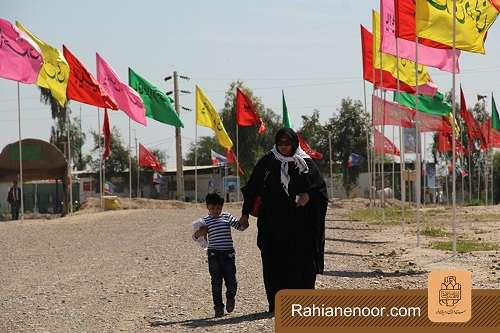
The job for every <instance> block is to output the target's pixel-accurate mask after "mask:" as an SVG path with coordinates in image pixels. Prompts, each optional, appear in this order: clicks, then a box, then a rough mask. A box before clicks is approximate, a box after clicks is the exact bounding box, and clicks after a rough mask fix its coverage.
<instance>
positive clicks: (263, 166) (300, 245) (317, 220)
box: [240, 128, 328, 312]
mask: <svg viewBox="0 0 500 333" xmlns="http://www.w3.org/2000/svg"><path fill="white" fill-rule="evenodd" d="M242 191H243V197H244V202H243V209H242V216H241V218H240V223H243V222H247V221H248V215H249V214H250V213H251V212H252V210H253V211H254V213H253V215H254V216H256V215H258V219H257V229H258V233H257V246H258V247H259V249H260V253H261V257H262V271H263V277H264V286H265V288H266V294H267V300H268V302H269V312H274V298H275V296H276V293H277V292H278V291H279V290H281V289H314V287H315V282H316V274H322V273H323V270H324V248H325V215H326V209H327V204H328V193H327V191H326V184H325V181H324V180H323V178H322V177H321V174H320V173H319V169H318V167H317V166H316V164H315V163H314V161H313V160H312V159H311V157H310V156H309V155H307V154H306V153H305V152H304V151H303V150H302V149H301V148H300V146H299V139H298V136H297V134H296V133H295V132H294V131H293V130H292V129H290V128H282V129H280V130H279V131H278V133H277V134H276V138H275V146H274V147H273V148H272V150H271V151H270V152H268V153H267V154H266V155H264V156H263V157H262V158H261V159H260V160H259V161H258V162H257V165H256V166H255V168H254V169H253V171H252V175H251V176H250V179H249V181H248V183H247V185H246V186H245V187H243V188H242ZM256 202H257V203H258V202H260V208H259V210H258V211H259V212H258V214H256V212H255V211H256V210H257V209H256V204H255V203H256Z"/></svg>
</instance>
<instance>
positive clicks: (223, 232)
mask: <svg viewBox="0 0 500 333" xmlns="http://www.w3.org/2000/svg"><path fill="white" fill-rule="evenodd" d="M205 202H206V204H207V209H208V215H207V216H205V217H204V218H202V219H201V221H200V222H201V225H202V226H201V228H200V229H198V230H197V231H196V232H195V233H194V234H193V236H194V237H195V238H199V237H207V236H208V237H207V238H208V249H207V255H208V271H209V272H210V277H211V280H212V298H213V302H214V311H215V317H216V318H218V317H222V316H223V315H224V303H223V301H222V280H224V282H225V283H226V311H227V312H233V310H234V306H235V299H236V290H237V287H238V283H237V281H236V263H235V259H236V256H235V252H234V247H233V238H232V236H231V227H233V228H235V229H237V230H239V231H243V230H245V229H246V228H248V221H245V222H242V223H240V221H238V219H236V218H235V217H234V216H233V215H231V214H229V213H226V212H223V211H222V207H223V206H224V198H222V197H221V196H220V195H219V194H217V193H209V194H207V196H206V198H205Z"/></svg>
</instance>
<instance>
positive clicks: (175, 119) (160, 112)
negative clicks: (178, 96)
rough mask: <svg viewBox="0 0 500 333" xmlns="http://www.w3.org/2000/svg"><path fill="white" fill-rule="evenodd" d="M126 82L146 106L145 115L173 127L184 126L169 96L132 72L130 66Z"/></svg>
mask: <svg viewBox="0 0 500 333" xmlns="http://www.w3.org/2000/svg"><path fill="white" fill-rule="evenodd" d="M128 84H129V86H131V87H132V88H133V89H134V90H135V91H137V92H138V93H139V95H140V96H141V98H142V101H143V102H144V107H145V108H146V117H149V118H153V119H154V120H157V121H159V122H161V123H164V124H168V125H172V126H175V127H184V124H183V123H182V121H181V119H180V118H179V115H178V114H177V112H175V110H174V107H173V106H172V103H171V100H170V97H168V96H167V95H166V94H165V93H163V92H162V91H161V90H160V89H158V88H156V87H155V86H154V85H152V84H151V83H150V82H148V81H146V80H145V79H144V78H142V77H141V76H140V75H139V74H137V73H136V72H134V71H133V70H132V68H129V69H128Z"/></svg>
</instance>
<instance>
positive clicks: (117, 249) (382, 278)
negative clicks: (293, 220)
mask: <svg viewBox="0 0 500 333" xmlns="http://www.w3.org/2000/svg"><path fill="white" fill-rule="evenodd" d="M366 205H367V202H366V200H361V199H355V200H349V201H341V202H338V203H336V204H335V205H333V206H332V207H330V209H329V211H328V215H327V222H326V249H325V252H326V256H325V258H326V265H325V266H326V272H325V274H324V275H321V276H318V280H317V288H404V289H407V288H426V279H427V274H428V272H429V271H430V270H435V269H447V268H460V269H467V270H471V271H472V272H473V278H474V287H475V288H496V289H498V288H500V279H499V277H500V264H499V261H498V260H500V254H499V251H484V252H474V253H469V254H459V255H457V256H455V257H452V256H451V253H449V252H446V251H439V250H432V249H430V248H429V247H428V246H429V244H430V243H431V242H432V241H435V238H432V237H426V236H421V246H420V247H419V248H417V247H416V225H415V222H414V221H408V222H410V223H407V224H406V225H405V228H404V231H402V227H401V226H400V225H398V224H389V223H387V224H380V223H373V222H367V221H351V220H349V214H350V213H351V212H352V210H353V209H357V208H364V207H366ZM95 206H96V203H95V202H90V203H89V204H87V205H86V206H85V207H84V208H85V209H83V210H82V211H80V212H78V213H76V214H74V215H72V216H68V217H65V218H60V219H51V220H41V219H38V220H25V221H24V222H20V221H17V222H1V223H0V253H1V258H2V260H1V266H0V286H1V287H0V332H272V331H273V327H274V320H273V318H271V317H269V316H268V315H267V313H266V312H265V311H266V309H267V304H266V300H265V293H264V288H263V284H262V277H261V267H260V254H259V251H258V249H257V247H256V245H255V244H256V227H255V220H253V219H252V220H251V226H250V228H249V229H248V230H246V231H244V232H237V231H235V232H233V237H234V240H235V247H236V252H237V270H238V272H237V276H238V283H239V290H238V296H237V303H236V309H235V311H234V312H233V313H232V314H229V315H226V316H224V317H223V318H219V319H213V318H212V316H213V312H212V301H211V295H210V277H209V274H208V269H207V262H206V253H205V252H204V251H203V250H201V249H200V248H199V247H198V245H197V244H196V243H194V242H193V241H192V240H191V226H190V224H191V222H192V221H193V220H195V219H196V218H198V217H200V216H202V215H204V214H205V213H206V209H205V208H204V207H203V206H202V205H198V206H194V205H192V204H184V203H180V202H161V201H153V200H139V201H136V202H133V203H132V205H131V206H130V207H126V208H131V209H126V210H119V211H106V212H100V211H99V209H97V208H96V207H95ZM124 206H127V205H126V204H124ZM426 209H436V208H426ZM225 210H227V211H229V212H232V213H234V214H235V215H237V216H239V214H238V212H239V210H240V208H239V206H238V205H237V204H231V205H227V206H226V207H225ZM436 212H437V213H436V214H435V216H434V215H433V217H432V218H431V219H427V221H425V222H423V224H422V226H421V228H423V227H424V226H428V225H432V226H440V227H442V228H443V229H445V230H447V231H451V228H452V226H451V224H450V212H449V210H445V209H441V210H439V209H438V210H436ZM458 217H459V220H460V223H459V225H458V229H457V230H458V233H459V235H460V236H461V237H463V238H467V239H471V238H475V239H478V238H481V239H482V240H489V241H493V242H498V241H499V240H500V207H498V206H497V207H488V208H485V207H483V208H480V207H474V208H463V209H461V210H460V211H459V214H458ZM157 325H158V326H157Z"/></svg>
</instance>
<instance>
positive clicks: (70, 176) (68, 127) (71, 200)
mask: <svg viewBox="0 0 500 333" xmlns="http://www.w3.org/2000/svg"><path fill="white" fill-rule="evenodd" d="M69 113H70V109H69V108H67V109H66V126H67V131H66V133H67V134H66V135H67V136H68V138H67V139H68V174H69V179H68V183H69V212H70V213H73V175H72V171H73V167H72V164H73V163H72V161H71V138H70V137H71V130H70V128H71V118H70V114H69Z"/></svg>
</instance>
